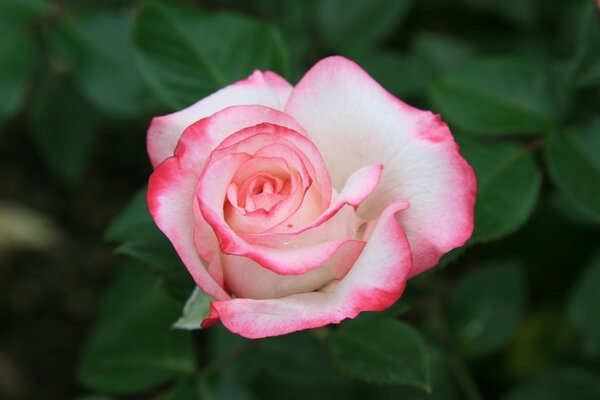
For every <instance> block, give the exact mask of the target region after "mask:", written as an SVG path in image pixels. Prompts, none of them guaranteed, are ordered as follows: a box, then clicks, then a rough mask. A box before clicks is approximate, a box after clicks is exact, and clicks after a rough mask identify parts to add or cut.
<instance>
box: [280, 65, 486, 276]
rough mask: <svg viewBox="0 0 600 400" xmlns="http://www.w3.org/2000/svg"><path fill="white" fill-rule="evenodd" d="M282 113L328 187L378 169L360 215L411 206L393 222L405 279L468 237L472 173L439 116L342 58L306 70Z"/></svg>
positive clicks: (473, 185)
mask: <svg viewBox="0 0 600 400" xmlns="http://www.w3.org/2000/svg"><path fill="white" fill-rule="evenodd" d="M285 111H286V112H287V113H289V114H290V115H292V116H293V117H294V118H295V119H296V120H297V121H298V122H299V123H300V124H301V125H302V126H303V127H304V128H305V129H306V131H307V133H308V134H309V136H310V137H311V139H312V140H313V141H314V142H315V144H316V145H317V147H318V148H319V150H320V151H321V153H322V155H323V158H324V159H325V162H326V163H327V166H328V168H329V172H330V174H331V178H332V181H333V185H334V187H335V188H339V187H340V186H341V185H342V184H343V182H344V181H345V180H346V179H347V178H348V177H349V176H350V175H351V174H352V173H353V172H354V171H356V170H357V169H359V168H361V167H363V166H365V165H370V164H374V163H382V164H383V165H384V166H385V169H384V171H383V174H382V177H381V181H380V183H379V185H378V187H377V190H376V191H375V193H373V195H371V196H370V197H369V199H368V200H367V201H366V202H365V203H364V204H363V205H362V206H361V207H360V209H359V213H360V214H361V215H364V216H365V217H366V218H367V219H372V218H373V217H375V216H377V215H379V213H381V211H382V210H383V209H384V208H385V207H387V206H388V205H389V204H391V203H392V202H394V201H398V200H404V201H407V202H408V203H410V205H411V206H410V208H409V209H408V210H406V211H403V212H402V213H400V214H399V217H398V218H399V221H400V222H401V223H402V225H403V227H404V229H405V231H406V234H407V237H408V240H409V242H410V245H411V249H412V252H413V257H414V259H413V264H414V265H413V271H412V272H411V275H416V274H418V273H420V272H422V271H424V270H426V269H428V268H430V267H432V266H434V265H435V264H437V262H438V261H439V259H440V257H441V256H442V255H443V254H444V253H446V252H448V251H450V250H451V249H453V248H456V247H459V246H461V245H463V244H464V243H465V242H466V241H467V239H468V238H469V237H470V236H471V233H472V231H473V209H474V202H475V191H476V182H475V175H474V173H473V170H472V168H471V167H470V166H469V165H468V164H467V162H466V161H465V160H464V159H463V158H462V157H461V155H460V153H459V148H458V146H457V145H456V143H455V142H454V140H453V138H452V135H451V133H450V130H449V129H448V127H447V126H446V124H444V123H443V122H442V121H441V120H440V118H439V116H436V115H434V114H432V113H431V112H429V111H421V110H418V109H416V108H413V107H411V106H409V105H407V104H405V103H403V102H402V101H400V100H398V99H397V98H395V97H394V96H392V95H391V94H389V93H388V92H387V91H385V90H384V89H383V88H382V87H381V86H380V85H379V84H378V83H377V82H375V81H374V80H373V79H372V78H371V77H370V76H369V75H368V74H367V73H366V72H364V71H363V70H362V69H361V68H360V67H359V66H358V65H356V64H355V63H354V62H352V61H349V60H347V59H345V58H343V57H330V58H326V59H324V60H322V61H321V62H319V63H317V64H316V65H315V66H314V67H313V68H312V69H311V70H310V71H308V72H307V74H306V75H305V76H304V77H303V78H302V80H301V81H300V82H299V83H298V85H296V87H294V89H293V91H292V94H291V95H290V97H289V99H288V102H287V104H286V107H285ZM366 144H367V145H366Z"/></svg>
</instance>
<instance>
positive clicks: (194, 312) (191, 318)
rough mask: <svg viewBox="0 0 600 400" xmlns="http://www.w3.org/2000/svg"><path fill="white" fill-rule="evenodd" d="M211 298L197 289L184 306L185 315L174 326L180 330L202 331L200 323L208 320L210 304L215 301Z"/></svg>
mask: <svg viewBox="0 0 600 400" xmlns="http://www.w3.org/2000/svg"><path fill="white" fill-rule="evenodd" d="M214 300H215V299H213V298H212V297H211V296H209V295H207V294H206V293H204V292H203V291H202V290H200V288H199V287H195V288H194V290H193V291H192V294H191V296H190V298H189V299H187V301H186V302H185V306H183V314H182V315H181V317H179V319H178V320H177V321H176V322H175V324H174V325H173V327H174V328H179V329H187V330H192V329H200V322H202V320H203V319H204V318H206V317H207V316H208V314H209V312H210V302H211V301H214Z"/></svg>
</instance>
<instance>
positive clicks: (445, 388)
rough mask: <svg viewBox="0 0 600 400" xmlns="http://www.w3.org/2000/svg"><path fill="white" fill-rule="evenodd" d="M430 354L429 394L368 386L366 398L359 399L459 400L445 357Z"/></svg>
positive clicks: (404, 388)
mask: <svg viewBox="0 0 600 400" xmlns="http://www.w3.org/2000/svg"><path fill="white" fill-rule="evenodd" d="M430 354H431V393H427V392H424V391H423V390H420V389H417V388H414V387H410V386H400V387H398V386H376V385H369V386H368V387H367V388H366V389H368V394H369V395H368V396H363V397H361V398H367V399H377V400H398V399H409V400H459V399H461V398H463V397H461V394H460V391H459V389H458V386H457V384H456V382H455V380H454V377H453V376H452V372H451V370H450V367H449V365H448V360H447V357H445V354H444V353H442V352H441V351H440V350H437V349H435V348H432V349H430Z"/></svg>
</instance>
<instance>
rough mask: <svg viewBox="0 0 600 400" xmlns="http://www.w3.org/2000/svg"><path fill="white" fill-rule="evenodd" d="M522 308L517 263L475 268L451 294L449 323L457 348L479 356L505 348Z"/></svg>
mask: <svg viewBox="0 0 600 400" xmlns="http://www.w3.org/2000/svg"><path fill="white" fill-rule="evenodd" d="M524 306H525V287H524V278H523V274H522V272H521V269H520V267H519V264H517V263H515V262H511V261H504V262H493V263H489V264H485V265H481V266H477V267H476V268H475V269H473V270H472V271H471V272H469V273H468V274H466V275H465V276H464V277H463V278H462V279H461V280H460V281H459V283H458V285H457V286H456V288H455V289H454V291H453V293H452V298H451V303H450V322H451V327H452V331H453V333H454V336H455V337H456V340H457V343H458V345H459V347H460V349H461V350H462V351H463V352H464V353H465V354H467V355H469V356H473V357H479V356H484V355H487V354H489V353H492V352H494V351H496V350H499V349H500V348H502V347H504V346H506V345H507V344H508V343H509V342H510V341H511V340H512V338H513V337H514V336H515V334H516V332H517V328H518V326H519V323H520V321H521V318H522V314H523V309H524Z"/></svg>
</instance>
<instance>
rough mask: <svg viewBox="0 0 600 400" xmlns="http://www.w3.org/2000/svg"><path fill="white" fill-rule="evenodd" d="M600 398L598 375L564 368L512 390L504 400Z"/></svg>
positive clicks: (599, 377) (587, 399) (590, 399)
mask: <svg viewBox="0 0 600 400" xmlns="http://www.w3.org/2000/svg"><path fill="white" fill-rule="evenodd" d="M599 398H600V376H598V374H596V373H592V372H591V371H584V370H581V369H576V368H573V367H563V368H558V369H556V370H553V371H550V372H548V373H546V374H544V375H543V376H542V377H540V378H538V379H536V380H535V381H534V382H532V383H528V384H525V385H523V386H521V387H519V388H517V389H515V390H512V391H511V392H510V393H509V394H508V396H506V397H504V400H566V399H568V400H597V399H599Z"/></svg>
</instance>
